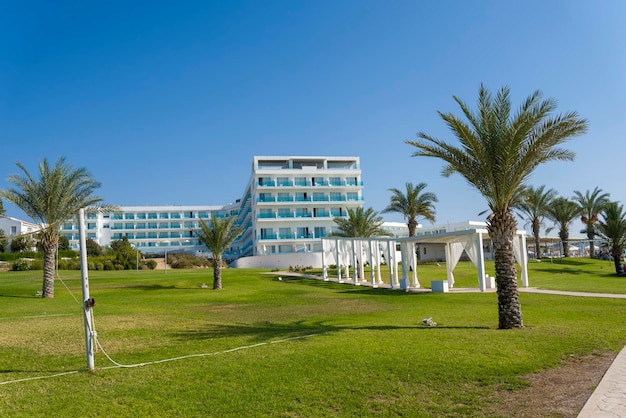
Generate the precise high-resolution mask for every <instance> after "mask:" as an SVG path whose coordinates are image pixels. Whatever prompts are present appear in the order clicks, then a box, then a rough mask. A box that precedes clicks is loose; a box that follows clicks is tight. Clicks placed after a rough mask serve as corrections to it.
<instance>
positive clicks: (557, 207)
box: [546, 197, 580, 257]
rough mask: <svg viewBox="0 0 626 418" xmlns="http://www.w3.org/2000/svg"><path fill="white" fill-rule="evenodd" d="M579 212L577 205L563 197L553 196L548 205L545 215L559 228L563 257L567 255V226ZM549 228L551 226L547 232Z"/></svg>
mask: <svg viewBox="0 0 626 418" xmlns="http://www.w3.org/2000/svg"><path fill="white" fill-rule="evenodd" d="M579 213H580V210H579V209H578V205H577V204H576V203H575V202H572V201H571V200H569V199H567V198H565V197H557V198H555V199H554V200H552V205H550V206H549V207H548V211H547V214H546V215H547V216H548V218H550V219H551V220H552V221H553V222H554V226H556V227H558V228H559V238H560V239H561V245H562V246H563V257H569V227H570V225H571V223H572V221H573V220H574V218H576V216H578V214H579ZM550 230H552V228H549V229H548V232H549V231H550Z"/></svg>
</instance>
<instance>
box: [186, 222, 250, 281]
mask: <svg viewBox="0 0 626 418" xmlns="http://www.w3.org/2000/svg"><path fill="white" fill-rule="evenodd" d="M236 220H237V219H236V218H234V217H227V218H218V217H217V216H215V214H214V213H212V214H211V224H210V225H209V224H208V223H207V222H206V221H204V220H203V221H200V230H199V231H197V233H198V240H199V241H200V242H201V243H203V244H204V245H205V246H206V247H207V248H208V249H209V251H211V253H212V254H213V289H221V288H222V263H223V260H222V258H223V256H224V253H225V252H226V250H227V249H228V247H229V246H230V244H232V243H233V242H234V241H235V240H236V239H237V237H238V236H239V235H241V233H242V232H243V231H244V228H243V227H239V226H236V225H235V222H236Z"/></svg>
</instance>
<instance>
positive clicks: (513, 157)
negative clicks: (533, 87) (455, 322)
mask: <svg viewBox="0 0 626 418" xmlns="http://www.w3.org/2000/svg"><path fill="white" fill-rule="evenodd" d="M454 100H455V101H456V102H457V103H458V104H459V106H460V107H461V110H462V112H463V115H464V116H465V119H467V122H465V121H463V120H461V119H459V118H457V117H456V116H454V115H452V114H450V113H442V112H439V116H441V118H442V119H443V120H444V121H445V123H446V124H447V125H448V127H449V128H450V129H451V130H452V132H453V134H454V136H455V137H456V138H457V139H458V140H459V141H460V146H456V145H453V144H450V143H447V142H445V141H441V140H439V139H437V138H435V137H432V136H430V135H427V134H425V133H422V132H421V133H418V134H417V136H418V138H420V139H421V141H406V142H407V143H408V144H409V145H412V146H414V147H416V148H417V149H418V151H416V152H415V153H414V154H413V155H414V156H425V157H436V158H439V159H441V160H443V161H444V162H445V163H446V165H445V166H444V168H443V171H442V174H443V175H444V176H446V177H448V176H450V175H452V174H454V173H458V174H460V175H461V176H463V177H464V178H465V180H466V181H467V182H468V183H469V184H470V185H472V186H473V187H475V188H476V189H477V190H478V191H479V192H480V193H481V194H482V195H483V197H484V198H485V199H486V200H487V204H488V205H489V209H490V211H491V214H490V216H489V218H488V222H487V230H488V231H489V236H490V238H491V240H492V242H493V244H494V249H495V257H494V258H495V270H496V284H497V293H498V318H499V327H500V328H519V327H522V326H523V322H522V310H521V305H520V303H519V293H518V289H517V274H516V269H515V257H514V254H513V238H514V236H515V233H516V230H517V222H516V221H515V217H514V216H513V214H512V211H511V209H512V207H513V206H514V204H515V203H517V201H516V199H517V198H518V196H519V191H520V188H521V187H522V186H523V185H524V184H525V182H526V181H527V180H528V178H529V177H530V175H531V174H532V172H533V171H534V170H535V168H537V166H539V165H540V164H543V163H545V162H548V161H552V160H572V159H573V158H574V153H572V152H571V151H567V150H565V149H562V148H558V146H559V145H561V144H562V143H564V142H565V141H567V140H569V139H570V138H572V137H573V136H576V135H580V134H582V133H584V132H585V131H586V130H587V122H586V121H585V120H584V119H580V118H579V117H578V114H576V113H575V112H570V113H567V114H565V115H556V116H552V117H551V116H550V114H551V113H552V111H553V110H554V109H556V101H555V100H552V99H547V100H542V95H541V92H539V91H536V92H534V93H533V94H532V95H530V96H529V97H528V98H527V99H526V101H525V102H524V103H523V104H522V106H521V107H520V109H519V110H518V111H517V113H515V114H512V109H511V100H510V91H509V89H508V88H507V87H503V88H502V89H501V90H500V91H499V92H498V94H497V95H496V96H495V97H493V96H492V95H491V93H490V92H489V91H488V90H487V89H486V88H485V87H484V86H483V85H481V86H480V90H479V93H478V109H477V111H472V110H471V109H470V108H469V107H468V106H467V105H466V104H465V103H464V102H463V101H461V100H460V99H459V98H457V97H454Z"/></svg>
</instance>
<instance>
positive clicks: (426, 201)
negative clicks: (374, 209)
mask: <svg viewBox="0 0 626 418" xmlns="http://www.w3.org/2000/svg"><path fill="white" fill-rule="evenodd" d="M426 186H427V185H426V183H419V184H418V185H417V186H415V187H413V183H406V194H404V193H403V192H402V190H400V189H389V191H390V192H391V193H392V196H391V202H390V203H389V206H387V208H385V210H383V213H387V212H396V213H401V214H402V215H404V218H405V219H406V220H407V226H408V227H409V236H410V237H414V236H415V230H416V229H417V225H418V222H417V218H418V217H420V216H422V217H423V218H424V219H427V220H429V221H430V222H431V223H434V222H435V202H438V200H437V196H435V194H434V193H430V192H428V193H422V194H420V193H421V192H422V191H423V190H424V189H425V188H426Z"/></svg>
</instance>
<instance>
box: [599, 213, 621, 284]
mask: <svg viewBox="0 0 626 418" xmlns="http://www.w3.org/2000/svg"><path fill="white" fill-rule="evenodd" d="M602 217H603V220H600V221H598V227H597V232H598V235H600V236H601V237H602V238H604V239H605V240H607V242H608V244H609V246H610V247H611V255H612V256H613V262H614V263H615V272H616V273H617V274H620V275H621V274H623V273H624V268H623V267H622V265H621V261H622V256H623V252H624V248H625V247H626V213H624V207H623V206H622V205H620V204H619V203H617V202H607V203H605V204H604V210H603V212H602Z"/></svg>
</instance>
